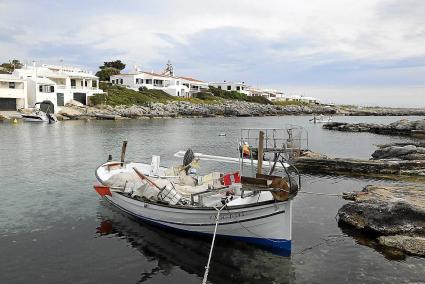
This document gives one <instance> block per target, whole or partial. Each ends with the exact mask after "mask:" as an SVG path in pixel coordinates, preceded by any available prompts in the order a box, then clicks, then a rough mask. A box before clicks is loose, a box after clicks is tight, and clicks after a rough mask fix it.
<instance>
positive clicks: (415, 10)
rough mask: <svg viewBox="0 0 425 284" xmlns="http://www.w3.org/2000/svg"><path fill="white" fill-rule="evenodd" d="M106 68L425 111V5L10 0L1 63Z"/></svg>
mask: <svg viewBox="0 0 425 284" xmlns="http://www.w3.org/2000/svg"><path fill="white" fill-rule="evenodd" d="M12 58H18V59H21V60H22V61H27V62H31V61H32V60H36V61H37V62H40V63H50V64H59V62H60V60H61V59H62V60H63V61H64V64H69V65H75V66H80V67H84V68H86V69H89V70H92V71H96V70H97V67H98V66H99V65H101V64H102V62H103V61H110V60H115V59H121V60H122V61H123V62H124V63H126V64H127V66H128V67H132V66H133V65H135V64H137V65H138V66H139V67H141V68H142V69H144V70H149V71H151V70H156V71H158V70H162V69H163V68H164V65H165V63H166V62H167V60H171V62H172V63H173V64H174V66H175V72H176V73H177V75H186V76H192V77H195V78H198V79H202V80H204V81H223V80H227V81H245V82H247V83H249V84H251V85H254V86H259V87H274V88H281V89H283V90H288V91H291V92H298V93H301V94H304V95H312V96H317V97H319V98H321V99H323V100H324V101H330V102H336V103H347V104H352V103H355V104H360V105H389V106H413V107H414V106H417V107H425V1H422V0H398V1H396V0H385V1H379V0H321V1H317V0H311V1H302V0H298V1H284V0H280V1H277V0H274V1H270V0H262V1H236V0H235V1H231V0H227V1H225V0H214V1H209V0H202V1H200V0H197V1H195V0H186V1H178V0H169V1H160V0H156V1H149V0H144V1H138V0H135V1H128V0H120V1H104V0H102V1H101V0H90V1H83V0H73V1H54V0H37V1H34V0H31V1H29V0H28V1H27V0H0V60H1V61H2V62H3V61H8V60H10V59H12Z"/></svg>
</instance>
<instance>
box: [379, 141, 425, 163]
mask: <svg viewBox="0 0 425 284" xmlns="http://www.w3.org/2000/svg"><path fill="white" fill-rule="evenodd" d="M372 158H373V159H374V160H379V159H380V160H383V159H387V160H425V142H405V143H392V144H384V145H378V150H376V151H375V152H373V153H372Z"/></svg>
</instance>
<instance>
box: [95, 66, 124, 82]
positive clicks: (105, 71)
mask: <svg viewBox="0 0 425 284" xmlns="http://www.w3.org/2000/svg"><path fill="white" fill-rule="evenodd" d="M118 74H120V70H118V69H116V68H111V67H104V68H101V70H99V71H97V72H96V76H97V77H99V80H100V81H109V78H110V77H111V76H112V75H118Z"/></svg>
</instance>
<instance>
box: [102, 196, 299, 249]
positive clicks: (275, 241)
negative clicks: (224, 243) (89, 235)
mask: <svg viewBox="0 0 425 284" xmlns="http://www.w3.org/2000/svg"><path fill="white" fill-rule="evenodd" d="M106 198H107V200H108V201H109V202H110V203H111V204H112V205H114V206H116V207H117V208H119V209H121V210H122V211H124V212H126V213H128V214H130V215H132V216H134V217H135V218H137V219H138V220H139V221H142V222H147V223H150V224H152V225H155V226H158V227H161V228H165V229H170V230H177V231H179V232H182V233H188V234H196V235H206V236H208V235H212V234H213V233H214V227H215V219H216V216H217V211H216V210H215V209H213V208H179V207H177V206H166V205H158V204H154V203H150V202H143V201H139V200H135V199H132V198H129V197H126V196H124V195H122V194H120V193H116V192H113V193H112V196H106ZM219 219H220V222H219V226H218V230H217V236H219V237H224V238H231V239H235V240H239V241H243V242H247V243H252V244H255V245H258V246H263V247H268V248H270V249H274V250H279V251H281V252H283V253H284V254H289V253H290V251H291V229H292V228H291V220H292V203H291V201H290V200H288V201H285V202H276V203H274V202H273V203H270V202H267V203H266V204H258V205H255V206H249V207H238V208H225V209H223V210H222V211H221V213H220V218H219Z"/></svg>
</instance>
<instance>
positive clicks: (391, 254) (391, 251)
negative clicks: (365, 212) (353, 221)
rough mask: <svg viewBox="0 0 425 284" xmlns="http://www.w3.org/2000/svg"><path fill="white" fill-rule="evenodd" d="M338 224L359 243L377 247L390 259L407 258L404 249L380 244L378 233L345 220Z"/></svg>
mask: <svg viewBox="0 0 425 284" xmlns="http://www.w3.org/2000/svg"><path fill="white" fill-rule="evenodd" d="M338 226H339V228H340V229H341V231H342V232H343V233H344V234H346V235H347V236H350V237H352V238H353V239H354V240H355V242H356V243H357V244H359V245H363V246H367V247H370V248H373V249H375V250H376V251H377V252H379V253H380V254H382V255H383V256H385V258H386V259H388V260H405V259H406V254H405V253H404V252H403V251H401V250H398V249H397V248H391V247H386V246H382V245H380V244H379V243H378V240H377V239H376V238H377V237H378V235H375V234H373V233H366V232H363V231H361V230H358V229H356V228H354V227H353V226H351V225H348V224H345V223H343V222H338Z"/></svg>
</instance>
